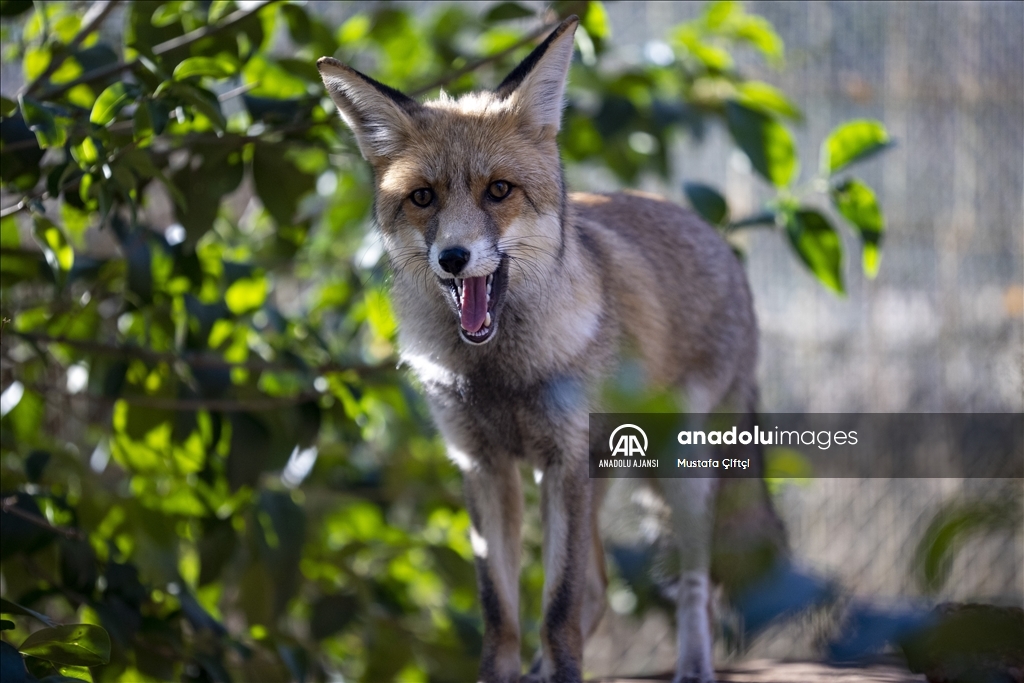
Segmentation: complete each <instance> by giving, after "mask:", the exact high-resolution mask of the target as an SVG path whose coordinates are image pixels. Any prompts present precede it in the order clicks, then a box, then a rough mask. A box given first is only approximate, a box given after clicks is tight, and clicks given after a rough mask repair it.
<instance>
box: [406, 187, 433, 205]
mask: <svg viewBox="0 0 1024 683" xmlns="http://www.w3.org/2000/svg"><path fill="white" fill-rule="evenodd" d="M409 199H411V200H412V203H413V204H415V205H416V206H419V207H426V206H430V202H432V201H434V191H433V190H431V189H430V188H429V187H421V188H420V189H418V190H413V193H412V194H411V195H409Z"/></svg>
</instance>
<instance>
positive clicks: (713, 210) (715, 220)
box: [683, 183, 729, 225]
mask: <svg viewBox="0 0 1024 683" xmlns="http://www.w3.org/2000/svg"><path fill="white" fill-rule="evenodd" d="M683 191H684V192H685V193H686V198H687V199H689V200H690V206H692V207H693V209H694V211H696V212H697V213H699V214H700V215H701V216H703V218H704V220H706V221H707V222H709V223H711V224H712V225H722V224H723V223H724V222H725V218H726V216H728V215H729V205H728V204H727V203H726V201H725V197H723V196H722V195H720V194H719V193H718V191H717V190H715V189H714V188H712V187H709V186H707V185H702V184H700V183H685V184H684V185H683Z"/></svg>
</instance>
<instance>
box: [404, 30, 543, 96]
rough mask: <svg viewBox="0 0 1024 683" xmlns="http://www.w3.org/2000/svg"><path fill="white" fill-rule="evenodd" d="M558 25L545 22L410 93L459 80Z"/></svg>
mask: <svg viewBox="0 0 1024 683" xmlns="http://www.w3.org/2000/svg"><path fill="white" fill-rule="evenodd" d="M556 26H558V24H557V23H551V24H544V25H543V26H540V27H539V28H537V29H535V30H533V31H531V32H530V33H528V34H526V35H525V36H523V38H522V39H520V40H519V41H517V42H516V43H515V44H513V45H511V46H509V47H507V48H505V49H504V50H501V51H500V52H495V53H494V54H493V55H490V56H488V57H481V58H480V59H477V60H476V61H473V62H470V63H469V64H467V65H466V66H464V67H462V68H461V69H456V70H455V71H453V72H451V73H449V74H447V75H445V76H443V77H442V78H438V79H437V80H435V81H433V82H431V83H428V84H426V85H424V86H421V87H419V88H416V89H415V90H413V91H412V92H410V93H409V95H410V96H411V97H419V96H420V95H425V94H426V93H428V92H430V91H431V90H433V89H434V88H440V87H442V86H445V85H448V84H449V83H451V82H452V81H455V80H458V79H459V78H462V77H463V76H465V75H466V74H468V73H472V72H474V71H476V70H477V69H479V68H480V67H482V66H484V65H485V64H490V63H491V62H496V61H498V60H499V59H503V58H504V57H507V56H508V55H510V54H512V53H513V52H515V51H516V50H518V49H519V48H521V47H523V46H524V45H529V44H530V43H532V42H534V41H536V40H537V39H538V38H540V37H541V36H543V35H544V34H546V33H548V32H549V31H551V30H553V29H554V28H555V27H556Z"/></svg>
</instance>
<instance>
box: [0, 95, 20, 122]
mask: <svg viewBox="0 0 1024 683" xmlns="http://www.w3.org/2000/svg"><path fill="white" fill-rule="evenodd" d="M17 110H18V103H17V102H15V101H14V100H9V99H7V98H6V97H0V116H2V117H4V118H7V117H8V116H10V115H11V114H13V113H14V112H16V111H17Z"/></svg>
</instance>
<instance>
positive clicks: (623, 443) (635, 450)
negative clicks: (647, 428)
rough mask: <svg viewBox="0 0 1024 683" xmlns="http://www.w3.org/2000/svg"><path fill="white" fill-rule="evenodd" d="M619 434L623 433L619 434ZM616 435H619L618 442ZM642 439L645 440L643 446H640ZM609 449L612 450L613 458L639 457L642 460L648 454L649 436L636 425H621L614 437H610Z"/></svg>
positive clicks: (616, 429) (613, 433)
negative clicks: (622, 456)
mask: <svg viewBox="0 0 1024 683" xmlns="http://www.w3.org/2000/svg"><path fill="white" fill-rule="evenodd" d="M623 430H625V431H623ZM619 432H622V433H621V434H619ZM616 434H619V437H618V439H617V440H616V437H615V435H616ZM638 435H639V436H638ZM641 438H642V439H643V445H642V446H641V445H640V439H641ZM608 448H610V449H612V457H615V456H616V455H624V456H627V457H631V456H634V455H638V456H640V457H641V458H642V457H644V456H645V455H646V453H647V434H645V433H644V430H642V429H640V428H639V427H637V426H636V425H619V426H618V427H616V428H615V431H614V432H612V435H611V436H609V437H608Z"/></svg>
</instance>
